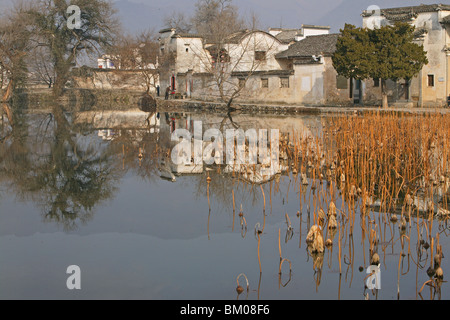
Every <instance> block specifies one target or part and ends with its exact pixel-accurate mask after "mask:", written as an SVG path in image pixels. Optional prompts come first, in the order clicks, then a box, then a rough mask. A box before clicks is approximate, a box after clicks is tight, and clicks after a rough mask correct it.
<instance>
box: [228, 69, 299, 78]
mask: <svg viewBox="0 0 450 320" xmlns="http://www.w3.org/2000/svg"><path fill="white" fill-rule="evenodd" d="M293 74H294V70H266V71H235V72H233V73H231V76H233V77H248V76H252V75H253V76H290V75H293Z"/></svg>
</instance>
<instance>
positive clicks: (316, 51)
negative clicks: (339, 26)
mask: <svg viewBox="0 0 450 320" xmlns="http://www.w3.org/2000/svg"><path fill="white" fill-rule="evenodd" d="M338 37H339V34H338V33H333V34H322V35H317V36H309V37H306V38H305V39H303V40H301V41H299V42H296V43H294V44H292V45H290V46H289V49H287V50H285V51H282V52H280V53H278V54H277V55H276V56H275V57H276V58H277V59H292V58H302V57H311V56H313V55H321V54H332V53H334V52H335V51H336V43H337V40H338Z"/></svg>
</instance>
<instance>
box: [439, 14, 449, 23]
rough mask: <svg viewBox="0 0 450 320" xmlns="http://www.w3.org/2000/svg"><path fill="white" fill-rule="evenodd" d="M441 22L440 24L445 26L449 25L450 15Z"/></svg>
mask: <svg viewBox="0 0 450 320" xmlns="http://www.w3.org/2000/svg"><path fill="white" fill-rule="evenodd" d="M441 22H442V23H445V24H450V15H448V16H446V17H445V18H444V19H442V21H441Z"/></svg>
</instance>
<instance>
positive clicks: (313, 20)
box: [115, 0, 450, 32]
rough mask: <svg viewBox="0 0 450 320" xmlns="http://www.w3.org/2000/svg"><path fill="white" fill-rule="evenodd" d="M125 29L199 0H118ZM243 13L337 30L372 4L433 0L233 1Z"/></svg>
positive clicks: (269, 23)
mask: <svg viewBox="0 0 450 320" xmlns="http://www.w3.org/2000/svg"><path fill="white" fill-rule="evenodd" d="M115 1H116V2H117V6H118V8H119V14H120V15H121V16H122V17H123V20H122V21H123V23H124V27H125V29H128V30H134V29H139V28H141V27H142V26H144V25H145V26H147V28H154V29H161V28H162V27H164V26H163V23H162V21H163V18H164V16H167V15H170V14H171V13H173V12H184V13H185V14H186V15H189V14H191V13H192V12H193V10H194V5H195V3H196V2H197V0H164V1H160V0H115ZM233 3H234V4H235V5H237V6H238V7H239V10H240V12H241V14H242V15H244V16H249V15H250V14H251V13H253V12H254V13H256V15H257V16H258V17H259V18H260V22H261V24H262V27H263V28H268V27H280V26H282V27H286V28H299V27H300V26H301V25H302V24H319V25H329V26H331V27H332V32H338V31H339V29H340V28H342V27H343V26H344V24H345V23H346V22H349V23H352V24H360V23H361V21H362V18H361V13H362V11H363V10H365V9H367V8H368V7H369V6H371V5H378V6H379V7H381V8H392V7H403V6H412V5H420V4H421V3H423V4H433V3H447V4H450V2H449V1H446V2H445V1H444V2H442V1H441V2H439V1H430V0H418V1H412V0H409V1H405V0H313V1H311V0H234V1H233Z"/></svg>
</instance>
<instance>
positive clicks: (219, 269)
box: [0, 111, 450, 300]
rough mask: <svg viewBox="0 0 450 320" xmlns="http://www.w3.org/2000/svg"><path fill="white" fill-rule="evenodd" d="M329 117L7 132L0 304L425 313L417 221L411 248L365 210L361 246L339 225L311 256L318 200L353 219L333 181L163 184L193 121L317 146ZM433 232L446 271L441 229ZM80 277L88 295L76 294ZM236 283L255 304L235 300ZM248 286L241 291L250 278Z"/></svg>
mask: <svg viewBox="0 0 450 320" xmlns="http://www.w3.org/2000/svg"><path fill="white" fill-rule="evenodd" d="M326 117H327V116H326V115H323V116H322V115H307V114H303V115H289V116H282V115H257V114H256V115H250V114H236V115H233V117H232V119H230V118H228V117H227V115H226V114H221V113H219V112H217V113H211V112H210V113H200V112H179V113H170V112H160V113H156V114H152V115H151V116H150V117H148V114H145V113H142V112H138V111H136V112H125V113H120V112H111V113H108V112H105V113H102V114H93V113H88V112H86V113H81V114H78V115H76V116H75V115H71V114H62V113H59V114H58V113H56V114H53V115H50V114H45V113H37V114H28V115H25V116H23V118H22V121H20V122H18V123H16V124H15V127H14V130H12V131H11V130H9V129H8V128H6V126H2V127H1V129H2V130H1V132H2V135H1V137H2V141H1V143H0V252H1V253H0V288H1V289H0V299H161V300H166V299H167V300H169V299H170V300H180V299H181V300H184V299H189V300H209V299H214V300H216V299H218V300H223V299H224V300H233V299H239V300H245V299H248V300H255V299H260V300H302V299H308V300H309V299H357V300H363V299H366V298H369V299H386V300H391V299H398V298H400V299H421V298H422V297H421V296H420V295H418V292H419V290H420V289H421V287H422V285H423V283H424V282H425V281H427V280H429V277H428V276H427V273H426V270H427V268H428V267H429V266H430V263H431V255H432V253H431V252H430V249H424V248H423V247H422V246H420V245H418V243H419V242H418V238H417V235H418V234H419V233H425V232H426V230H424V227H423V225H420V226H419V228H420V232H417V231H416V230H417V228H418V226H417V223H419V224H420V219H417V218H414V217H412V218H411V219H410V221H409V222H408V227H407V228H406V231H405V232H406V235H407V236H408V238H406V237H402V233H401V232H400V229H399V228H398V225H399V224H398V223H397V224H393V223H391V222H390V221H389V220H388V221H386V220H385V216H384V215H383V213H379V212H377V211H376V210H373V212H371V213H370V214H369V215H368V216H366V218H365V219H364V218H363V216H362V215H361V214H360V209H359V201H360V200H357V201H358V202H357V203H356V204H355V208H356V211H355V212H356V213H355V214H354V222H353V225H354V228H353V229H351V230H352V232H350V229H349V228H348V227H347V225H348V223H345V221H344V220H341V219H340V220H339V223H340V228H339V229H338V230H337V231H335V233H336V234H335V235H334V240H333V241H334V243H333V246H332V247H327V248H326V249H325V251H324V252H323V254H322V255H314V254H311V252H310V251H309V250H308V246H307V243H306V235H307V233H308V231H309V230H310V228H311V226H312V225H313V224H314V220H315V218H314V217H315V214H314V212H315V211H316V210H317V206H318V203H319V202H318V200H317V198H318V197H319V195H320V194H326V193H330V192H331V191H332V192H331V194H332V197H333V200H334V201H335V203H336V207H337V208H338V210H342V211H343V212H347V210H348V209H346V208H347V206H348V204H347V202H346V201H345V200H344V197H343V196H342V195H341V194H340V192H339V190H338V189H337V188H335V187H334V186H332V185H331V186H330V182H329V181H327V180H326V179H323V182H322V183H320V184H314V183H313V178H312V177H311V176H310V175H309V179H310V183H309V184H308V185H303V184H302V179H301V176H300V175H299V174H298V175H297V174H294V173H293V172H292V171H282V172H281V173H280V174H275V175H273V176H270V177H269V179H267V180H264V179H263V180H262V181H257V182H256V183H251V182H250V181H249V180H248V179H243V178H242V176H240V175H238V174H236V173H233V172H230V171H226V170H225V169H224V168H223V167H220V166H202V167H201V168H196V170H194V171H183V168H177V170H174V169H173V168H172V169H171V170H167V168H168V167H167V162H165V161H164V157H165V156H166V155H167V152H168V150H170V149H171V148H172V147H173V142H171V133H172V132H173V130H174V129H178V128H186V129H187V130H188V131H191V132H192V130H193V125H194V121H202V124H203V129H204V130H205V129H207V128H212V127H215V128H220V127H222V129H224V128H233V123H234V124H237V125H238V126H239V127H240V128H243V129H245V130H246V129H249V128H256V129H279V130H280V135H283V134H293V132H296V133H299V134H301V135H311V136H312V137H314V136H318V135H320V134H321V132H322V130H323V127H322V126H323V124H324V121H323V120H324V118H326ZM3 137H4V138H3ZM166 160H167V159H166ZM197 169H198V170H197ZM208 177H209V178H210V179H211V180H210V182H208V180H207V178H208ZM172 178H173V179H172ZM312 186H317V187H312ZM233 199H234V205H233ZM233 208H234V209H233ZM241 208H242V213H243V217H244V218H245V221H244V219H242V217H240V216H239V213H240V211H241ZM368 223H369V224H370V223H372V224H373V225H376V227H375V228H376V229H375V230H377V233H378V236H379V238H380V242H379V244H378V253H379V256H380V273H379V279H380V283H381V286H380V288H379V289H378V290H370V289H369V288H366V285H367V277H368V274H367V273H366V270H367V269H368V267H369V265H370V254H369V249H370V243H369V237H368V234H367V233H366V232H365V228H363V227H362V226H365V225H367V224H368ZM245 226H246V227H245ZM289 227H290V228H289ZM255 230H259V232H255ZM328 232H329V230H324V234H326V235H328ZM433 232H434V234H436V233H439V234H440V239H439V241H440V244H441V245H442V248H443V257H444V259H443V260H442V269H443V270H444V271H445V270H447V264H448V261H447V260H448V259H445V258H446V257H447V256H449V257H450V254H448V251H447V250H446V249H447V248H449V246H448V245H447V244H448V242H449V239H448V237H447V236H446V233H447V224H446V222H445V221H443V222H442V221H437V222H436V223H435V224H434V225H433ZM404 234H405V233H404ZM338 239H341V241H340V243H339V241H338ZM406 239H408V240H409V241H407V240H406ZM280 250H281V255H282V258H283V259H287V260H285V261H284V262H283V264H282V265H281V274H280ZM72 265H76V266H79V268H80V270H81V277H80V283H81V290H69V289H68V287H67V280H68V278H69V276H70V275H71V274H68V273H67V268H68V266H72ZM240 274H244V275H245V276H246V277H247V279H248V282H249V290H248V291H246V290H245V291H244V292H243V293H242V294H240V295H238V294H237V292H236V287H237V280H236V279H237V277H238V276H239V275H240ZM239 283H240V285H241V286H242V287H244V288H245V287H246V282H245V279H244V276H241V277H240V278H239ZM422 296H423V298H424V299H430V298H435V299H439V298H441V299H447V298H449V294H448V290H447V284H446V283H443V284H442V287H441V288H440V291H439V292H438V293H436V291H435V290H434V289H433V288H431V287H428V286H427V287H425V289H424V290H423V291H422Z"/></svg>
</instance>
